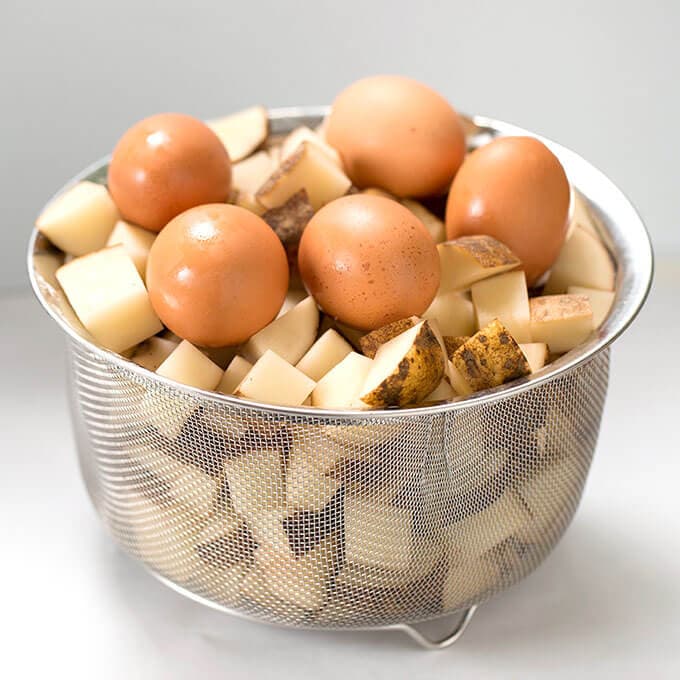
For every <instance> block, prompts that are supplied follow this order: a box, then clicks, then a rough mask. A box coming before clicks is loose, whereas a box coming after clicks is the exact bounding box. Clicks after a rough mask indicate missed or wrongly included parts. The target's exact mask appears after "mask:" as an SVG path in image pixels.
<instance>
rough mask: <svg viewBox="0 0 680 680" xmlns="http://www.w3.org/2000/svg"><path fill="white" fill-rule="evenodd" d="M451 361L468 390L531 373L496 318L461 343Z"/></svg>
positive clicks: (499, 383)
mask: <svg viewBox="0 0 680 680" xmlns="http://www.w3.org/2000/svg"><path fill="white" fill-rule="evenodd" d="M451 362H452V363H453V366H454V368H455V369H457V370H458V372H459V373H460V374H461V376H462V377H463V379H464V380H465V382H466V383H467V384H468V386H469V387H470V390H471V391H472V392H478V391H480V390H486V389H489V388H491V387H497V386H498V385H503V384H504V383H506V382H510V381H511V380H515V379H517V378H521V377H523V376H525V375H529V373H531V369H530V368H529V362H528V361H527V358H526V357H525V356H524V352H522V350H521V349H520V347H519V345H518V344H517V342H515V339H514V338H513V337H512V336H511V335H510V333H509V332H508V330H507V328H505V326H503V324H502V323H501V322H500V321H499V320H498V319H494V320H493V321H492V322H491V323H490V324H488V325H487V326H485V327H484V328H482V329H481V330H479V331H477V333H475V334H474V335H473V336H472V337H471V338H470V339H469V340H468V341H467V342H465V343H463V344H462V345H461V346H460V347H459V348H458V349H457V350H456V351H455V352H454V354H453V357H452V359H451Z"/></svg>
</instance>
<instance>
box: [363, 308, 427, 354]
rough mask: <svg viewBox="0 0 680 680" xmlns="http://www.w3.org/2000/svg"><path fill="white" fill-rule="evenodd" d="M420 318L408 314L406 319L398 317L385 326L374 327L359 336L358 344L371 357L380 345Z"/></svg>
mask: <svg viewBox="0 0 680 680" xmlns="http://www.w3.org/2000/svg"><path fill="white" fill-rule="evenodd" d="M421 321H422V319H420V318H418V317H417V316H410V317H408V318H407V319H398V320H397V321H393V322H392V323H388V324H387V325H386V326H382V327H380V328H376V329H375V330H374V331H371V332H370V333H367V334H366V335H363V336H362V337H361V338H359V345H360V346H361V351H362V352H363V353H364V354H365V355H366V356H367V357H368V358H369V359H373V357H375V354H376V352H377V351H378V349H379V348H380V346H381V345H384V344H385V343H386V342H389V341H390V340H392V338H396V337H397V335H401V334H402V333H404V332H405V331H407V330H408V329H409V328H413V327H414V326H415V325H416V324H418V323H420V322H421Z"/></svg>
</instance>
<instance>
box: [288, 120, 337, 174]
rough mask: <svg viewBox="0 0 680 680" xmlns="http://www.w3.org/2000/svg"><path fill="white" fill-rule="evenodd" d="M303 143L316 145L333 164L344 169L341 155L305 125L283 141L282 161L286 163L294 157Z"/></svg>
mask: <svg viewBox="0 0 680 680" xmlns="http://www.w3.org/2000/svg"><path fill="white" fill-rule="evenodd" d="M303 142H309V143H310V144H314V145H315V146H317V147H318V148H319V150H320V151H323V153H325V154H326V156H328V158H329V159H330V160H331V161H333V163H335V164H336V165H337V166H338V167H340V168H342V161H341V160H340V154H339V153H338V152H337V151H336V150H335V149H334V148H333V147H332V146H330V145H328V144H326V142H325V141H324V140H323V139H321V137H319V135H317V134H316V133H315V132H313V131H312V130H310V129H309V128H308V127H305V126H304V125H303V126H301V127H298V128H295V130H293V131H292V132H291V133H290V134H289V135H288V136H287V137H286V138H285V139H284V140H283V145H282V146H281V160H282V161H285V160H286V158H289V157H290V156H292V155H293V154H294V153H295V152H296V151H297V150H298V148H299V146H300V144H302V143H303Z"/></svg>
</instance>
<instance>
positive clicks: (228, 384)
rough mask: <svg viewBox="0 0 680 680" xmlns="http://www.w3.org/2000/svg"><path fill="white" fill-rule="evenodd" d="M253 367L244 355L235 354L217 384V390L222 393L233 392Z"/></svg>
mask: <svg viewBox="0 0 680 680" xmlns="http://www.w3.org/2000/svg"><path fill="white" fill-rule="evenodd" d="M252 367H253V365H252V364H251V363H250V362H249V361H246V360H245V359H244V358H243V357H240V356H238V355H237V356H235V357H234V358H233V359H232V360H231V363H230V364H229V366H227V369H226V370H225V371H224V375H223V376H222V380H220V382H219V384H218V385H217V388H216V389H217V391H218V392H221V393H222V394H233V393H234V391H235V390H236V388H237V387H238V386H239V385H240V384H241V382H242V381H243V379H244V378H245V377H246V375H248V373H249V371H250V369H251V368H252Z"/></svg>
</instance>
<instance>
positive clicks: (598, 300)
mask: <svg viewBox="0 0 680 680" xmlns="http://www.w3.org/2000/svg"><path fill="white" fill-rule="evenodd" d="M567 293H568V294H569V295H585V296H586V297H587V298H588V300H589V302H590V307H591V308H592V310H593V326H594V327H595V328H599V327H600V325H601V324H602V322H603V321H604V320H605V319H606V318H607V316H608V314H609V310H610V309H611V308H612V305H613V304H614V297H615V296H616V294H615V293H614V292H613V291H608V290H596V289H595V288H584V287H583V286H569V288H567Z"/></svg>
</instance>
